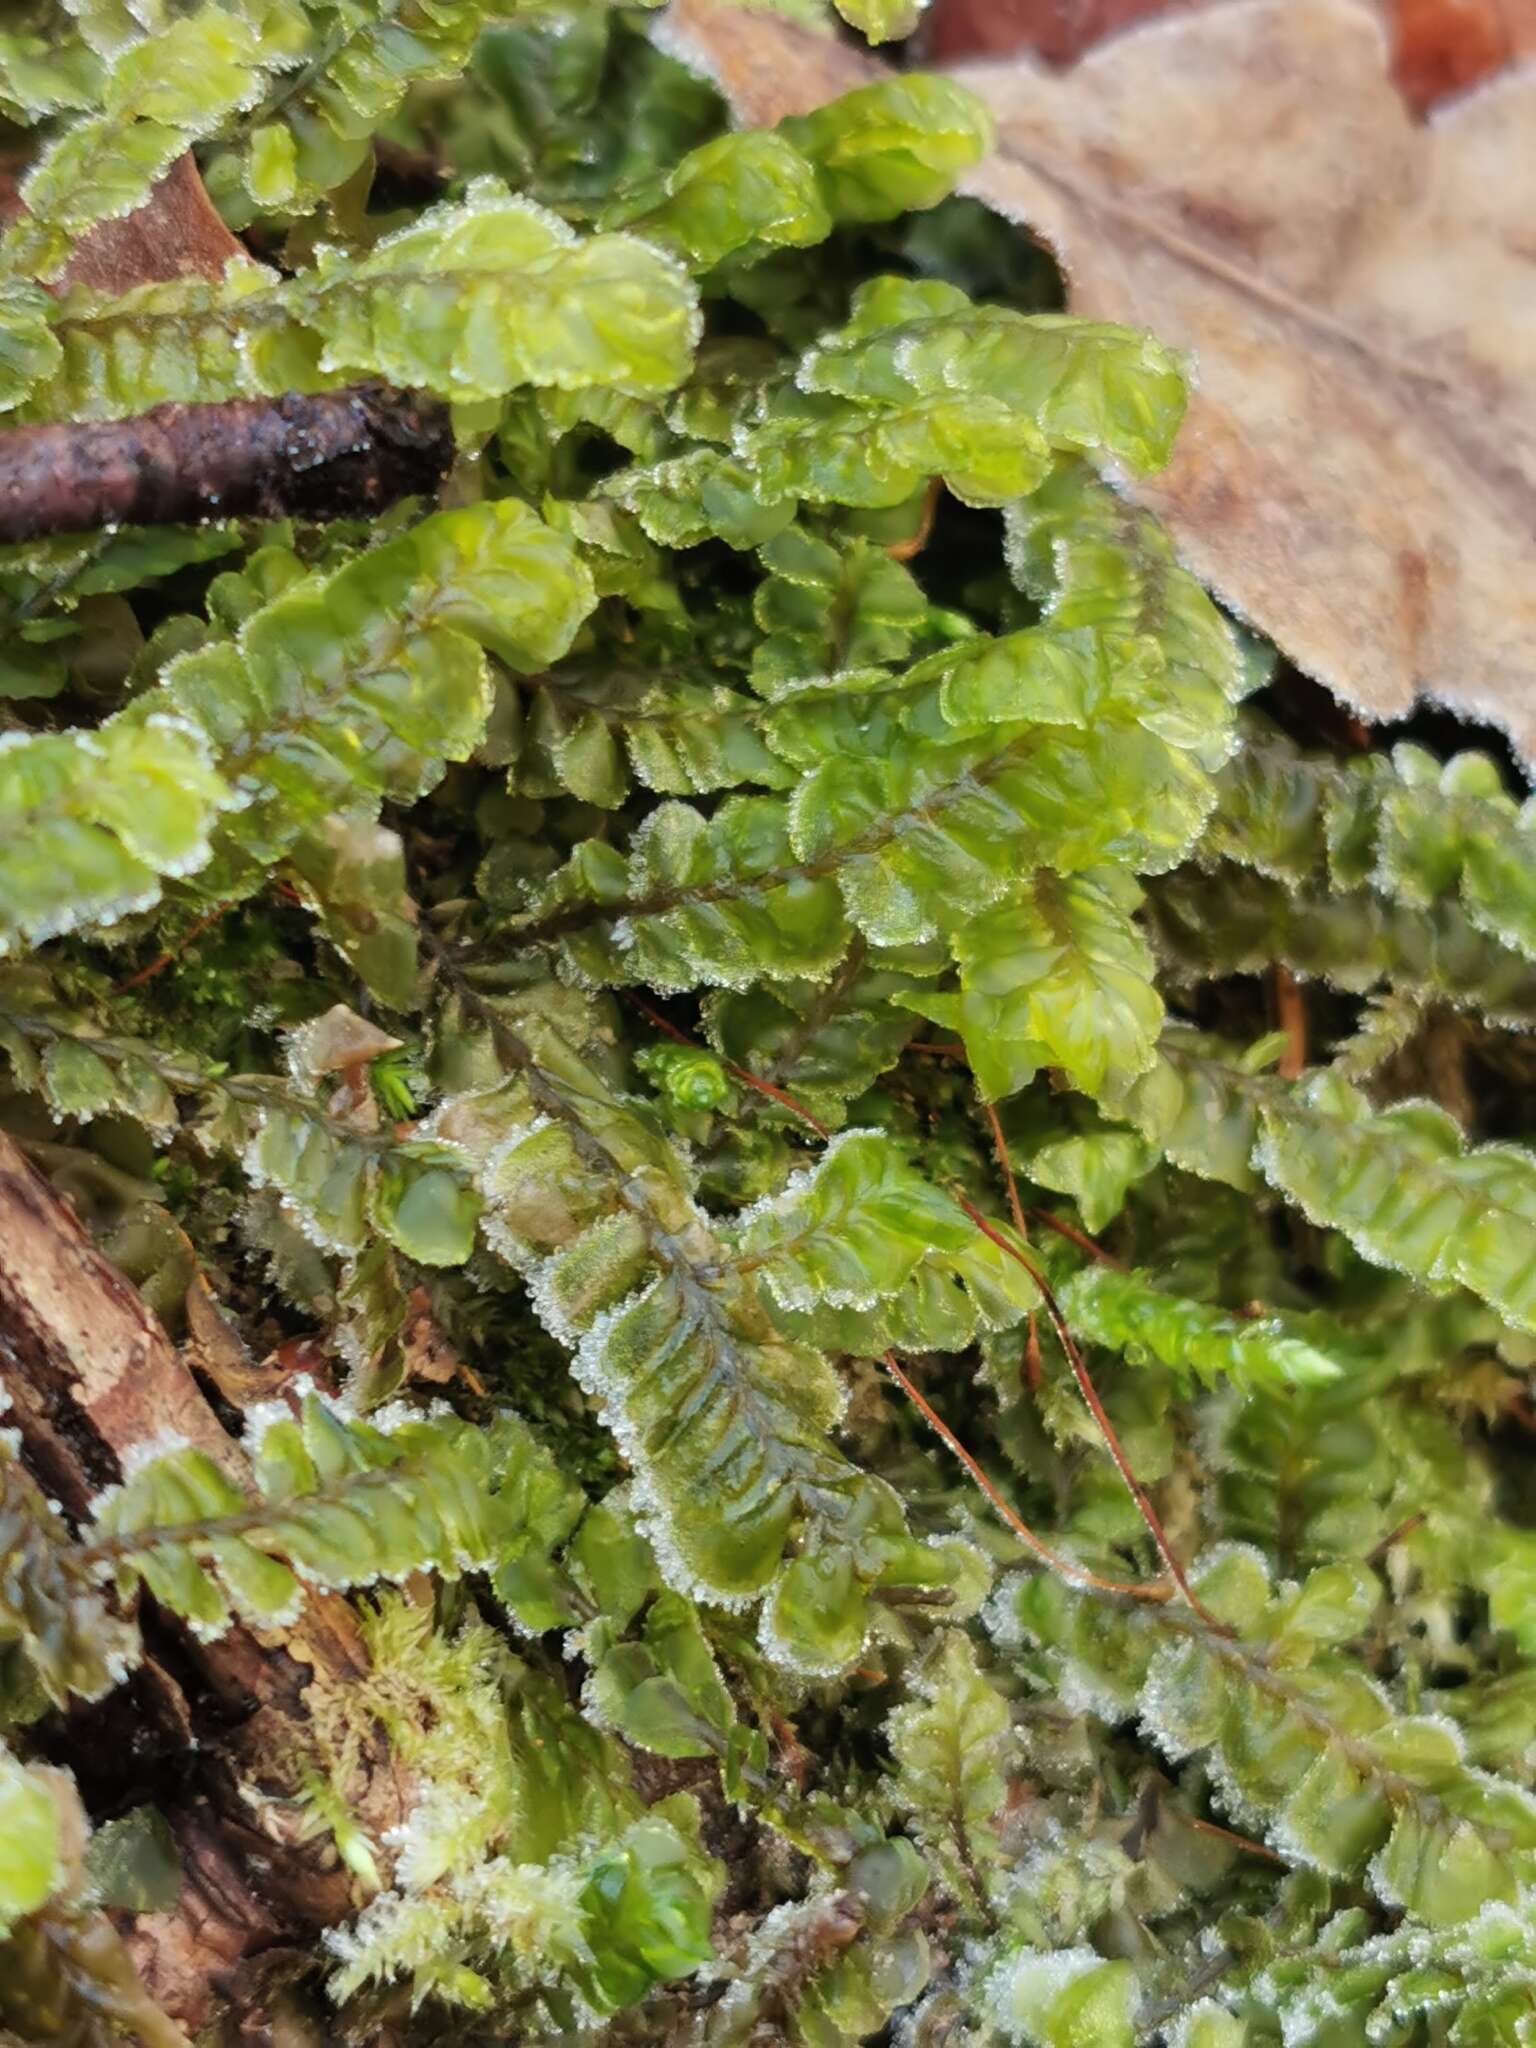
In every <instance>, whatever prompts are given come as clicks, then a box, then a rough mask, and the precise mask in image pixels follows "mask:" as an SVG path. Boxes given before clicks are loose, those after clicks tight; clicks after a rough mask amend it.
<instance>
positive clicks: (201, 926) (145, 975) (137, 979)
mask: <svg viewBox="0 0 1536 2048" xmlns="http://www.w3.org/2000/svg"><path fill="white" fill-rule="evenodd" d="M234 907H235V906H234V904H233V903H232V902H231V903H220V904H217V905H215V907H214V908H213V909H212V910H210V911H209V912H208V913H207V915H206V916H204V917H200V918H199V919H198V920H197V922H196V924H194V925H193V927H192V929H191V930H190V931H189V932H188V933H187V935H186V937H185V938H184V939H183V940H182V941H181V944H180V945H179V946H177V947H176V948H175V949H174V951H172V952H169V953H162V954H161V955H160V957H159V958H158V959H157V960H151V961H150V963H149V965H148V966H147V967H141V968H140V969H139V971H138V972H137V974H130V975H128V976H127V978H126V979H125V980H123V981H120V982H118V983H117V985H116V987H115V988H114V989H113V991H112V993H113V995H115V996H125V995H127V994H128V992H129V990H130V989H136V988H142V987H143V986H144V984H145V982H146V981H153V980H154V978H155V976H156V975H157V974H164V972H165V970H166V968H167V967H170V966H172V965H173V964H174V963H175V962H176V961H177V960H179V959H180V957H181V955H182V954H183V953H185V951H186V950H187V948H188V946H190V945H191V944H192V942H193V941H194V940H195V939H200V938H201V937H202V935H203V933H204V932H205V931H207V929H208V927H209V926H210V925H214V924H217V923H218V921H219V919H220V918H221V917H223V915H224V914H225V912H226V911H229V910H233V909H234Z"/></svg>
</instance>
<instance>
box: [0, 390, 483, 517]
mask: <svg viewBox="0 0 1536 2048" xmlns="http://www.w3.org/2000/svg"><path fill="white" fill-rule="evenodd" d="M452 456H453V433H452V428H451V426H450V423H449V417H448V408H447V407H446V406H445V405H442V404H441V403H440V402H439V401H438V400H437V399H435V398H426V397H421V396H417V395H413V394H410V393H406V392H401V391H394V390H391V389H390V387H389V386H388V385H386V384H357V385H353V386H351V387H350V388H349V389H347V390H345V391H324V392H320V393H318V394H316V395H315V396H313V397H306V396H304V395H302V394H300V393H297V392H289V393H288V394H287V395H285V396H284V397H282V398H237V399H231V400H230V401H229V402H228V403H227V404H224V405H160V406H156V407H155V409H154V411H153V412H146V413H142V414H140V415H139V417H138V418H137V419H130V420H111V421H106V422H92V423H87V424H82V425H72V426H50V427H17V428H15V429H13V430H12V431H11V432H10V433H5V434H0V541H21V540H34V539H36V538H37V537H38V536H39V535H41V534H50V533H88V532H91V531H93V530H94V529H95V528H97V527H100V526H110V525H113V524H122V525H132V526H165V525H178V524H188V523H191V522H192V521H195V520H202V519H234V518H258V519H280V518H287V517H290V516H292V517H299V518H308V519H336V518H344V517H348V516H352V515H357V514H365V513H369V512H377V511H380V510H382V508H383V507H384V506H386V505H390V504H393V503H394V501H395V500H396V499H397V498H405V497H413V496H415V495H416V494H417V493H419V492H430V491H434V490H436V488H437V486H438V484H439V483H440V482H441V481H442V478H443V476H444V474H445V473H446V471H447V468H448V464H449V462H450V461H451V460H452Z"/></svg>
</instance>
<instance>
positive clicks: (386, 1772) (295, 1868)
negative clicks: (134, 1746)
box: [0, 1132, 411, 2028]
mask: <svg viewBox="0 0 1536 2048" xmlns="http://www.w3.org/2000/svg"><path fill="white" fill-rule="evenodd" d="M0 1387H3V1388H4V1391H5V1393H6V1394H7V1395H8V1396H9V1399H10V1403H11V1407H10V1412H9V1413H8V1415H7V1417H6V1420H7V1422H8V1423H9V1424H11V1425H13V1426H14V1427H15V1428H16V1429H17V1430H18V1431H19V1433H20V1436H21V1441H22V1448H23V1454H24V1456H25V1458H26V1460H27V1463H28V1464H29V1465H30V1467H31V1469H32V1470H33V1472H34V1473H35V1474H36V1475H37V1477H38V1478H39V1480H40V1481H41V1482H42V1484H43V1485H44V1486H45V1487H46V1488H47V1490H48V1491H49V1492H50V1493H51V1494H52V1495H53V1497H54V1498H55V1499H56V1500H57V1501H59V1502H60V1504H61V1505H62V1506H63V1508H64V1510H65V1512H66V1513H67V1514H69V1515H70V1516H72V1517H79V1516H82V1515H83V1514H85V1512H86V1511H87V1509H88V1507H89V1503H90V1500H91V1498H92V1496H93V1495H94V1494H95V1493H96V1492H97V1491H98V1490H99V1489H100V1488H101V1487H102V1486H104V1485H109V1484H111V1483H112V1482H113V1481H114V1480H116V1479H118V1478H120V1477H121V1476H122V1471H123V1465H124V1461H125V1459H127V1458H128V1457H129V1456H130V1454H132V1453H135V1452H142V1451H143V1450H145V1449H146V1448H149V1447H152V1446H154V1445H155V1444H157V1443H165V1442H166V1441H167V1440H172V1441H175V1440H179V1441H181V1442H184V1443H187V1444H190V1445H193V1446H195V1447H196V1448H197V1449H198V1450H200V1451H203V1452H205V1453H206V1454H207V1455H208V1456H209V1457H210V1458H212V1459H213V1460H214V1462H215V1463H216V1464H217V1465H218V1466H219V1468H220V1469H221V1470H222V1471H224V1472H226V1473H227V1474H228V1475H229V1476H230V1478H231V1479H232V1480H233V1481H234V1482H235V1483H236V1484H237V1485H240V1486H242V1487H249V1485H250V1473H249V1468H248V1466H247V1464H246V1460H245V1456H244V1453H243V1452H242V1450H241V1448H240V1446H239V1445H238V1444H237V1443H236V1442H235V1441H234V1440H233V1439H232V1438H231V1437H230V1436H229V1435H228V1434H227V1433H226V1431H225V1430H224V1428H223V1426H222V1425H221V1423H220V1421H219V1418H218V1416H217V1414H216V1413H215V1412H214V1410H213V1408H212V1407H211V1406H210V1404H209V1402H208V1401H207V1400H206V1399H205V1397H204V1395H203V1394H202V1392H201V1390H200V1389H199V1387H198V1385H197V1382H196V1380H195V1379H194V1377H193V1375H192V1371H191V1368H190V1366H189V1365H188V1363H187V1362H186V1360H185V1359H184V1358H183V1357H182V1356H181V1354H180V1353H179V1352H178V1351H177V1350H176V1348H175V1346H174V1345H173V1344H172V1343H171V1342H170V1340H169V1338H168V1337H167V1336H166V1334H165V1331H164V1330H163V1329H162V1328H161V1326H160V1324H159V1323H158V1322H157V1321H156V1319H155V1317H154V1316H153V1315H152V1314H151V1312H150V1310H149V1308H148V1307H147V1305H146V1304H145V1302H144V1300H143V1298H142V1296H141V1295H140V1294H139V1293H138V1291H137V1289H135V1288H134V1287H133V1286H131V1285H130V1283H129V1282H128V1281H127V1280H126V1279H125V1278H124V1277H123V1276H122V1274H120V1273H119V1272H118V1271H117V1270H116V1268H115V1267H113V1266H112V1265H111V1264H110V1262H109V1261H108V1260H106V1259H105V1258H103V1257H102V1256H101V1254H100V1253H99V1252H98V1251H97V1250H96V1248H95V1247H94V1245H93V1244H92V1243H91V1241H90V1239H89V1237H88V1236H87V1234H86V1232H85V1230H84V1228H83V1227H82V1226H81V1224H80V1222H79V1220H78V1219H77V1218H76V1216H75V1215H74V1213H73V1211H72V1210H71V1209H70V1208H69V1207H68V1206H67V1204H66V1203H64V1202H63V1201H62V1200H61V1199H60V1198H59V1197H58V1196H57V1195H56V1194H55V1193H54V1192H53V1190H52V1189H51V1188H50V1187H49V1186H48V1184H47V1182H46V1181H45V1180H43V1179H42V1177H41V1176H40V1175H39V1174H38V1173H37V1172H36V1171H35V1170H34V1168H33V1167H32V1166H31V1165H30V1163H29V1162H28V1161H27V1159H26V1158H25V1156H24V1155H23V1154H22V1153H21V1151H20V1150H19V1149H18V1148H17V1147H16V1146H15V1145H14V1144H13V1143H12V1141H11V1140H10V1138H8V1137H7V1136H6V1135H5V1134H4V1133H3V1132H0ZM173 1633H174V1636H175V1647H176V1654H177V1657H178V1658H179V1659H180V1660H184V1663H185V1666H186V1668H187V1669H188V1670H189V1671H190V1672H191V1673H193V1674H195V1677H196V1680H197V1686H198V1689H199V1690H200V1691H202V1692H203V1693H204V1694H206V1695H207V1696H208V1698H207V1702H206V1703H207V1704H211V1705H213V1707H214V1709H215V1714H214V1718H215V1720H222V1721H224V1722H225V1723H226V1724H227V1732H225V1733H224V1734H222V1735H221V1736H220V1737H219V1739H218V1741H217V1743H216V1744H215V1745H208V1746H206V1747H205V1749H203V1750H200V1751H199V1753H198V1756H197V1759H196V1762H195V1765H194V1763H193V1760H192V1758H191V1757H190V1756H189V1757H188V1769H187V1772H186V1789H185V1794H184V1796H183V1798H182V1799H181V1800H180V1802H179V1803H175V1804H172V1805H171V1806H170V1808H169V1810H168V1812H167V1818H168V1820H169V1821H170V1824H171V1827H172V1831H173V1833H174V1834H175V1836H176V1838H177V1842H178V1845H179V1847H180V1848H181V1850H182V1853H183V1867H184V1873H185V1875H184V1882H183V1888H182V1893H181V1896H180V1898H179V1899H178V1901H177V1904H176V1906H175V1907H174V1908H173V1909H172V1910H171V1911H170V1912H169V1913H165V1914H158V1915H153V1916H145V1917H143V1918H142V1919H140V1920H139V1921H138V1922H137V1923H135V1924H133V1925H131V1926H130V1927H129V1928H128V1929H127V1934H128V1943H129V1948H130V1950H131V1951H132V1953H133V1955H134V1957H135V1960H136V1961H137V1962H138V1964H139V1967H140V1970H141V1973H142V1974H143V1976H144V1978H145V1982H146V1984H147V1985H148V1987H149V1988H150V1989H151V1990H152V1992H153V1993H154V1995H155V1996H156V1997H157V1998H158V1999H159V2001H160V2002H161V2004H162V2005H163V2006H164V2007H165V2009H166V2010H167V2011H168V2012H170V2013H171V2014H173V2015H174V2016H175V2017H176V2018H177V2019H178V2020H180V2021H182V2022H183V2024H185V2025H186V2026H188V2027H189V2028H197V2027H201V2026H203V2025H204V2024H205V2023H206V2021H207V2018H208V2015H209V2013H210V2011H211V2010H212V2008H213V2005H214V2002H215V1999H216V1997H217V1995H218V1992H219V1990H220V1989H221V1988H229V1986H230V1972H231V1971H232V1970H235V1969H237V1967H238V1965H239V1964H240V1962H241V1960H242V1959H243V1958H244V1957H245V1956H247V1955H248V1954H250V1953H251V1952H252V1951H254V1950H257V1949H260V1948H263V1947H266V1946H269V1945H270V1944H272V1943H273V1942H275V1941H277V1940H280V1939H282V1938H283V1937H284V1936H286V1935H291V1934H293V1933H294V1932H295V1931H297V1930H302V1929H313V1928H314V1927H315V1926H317V1925H322V1924H324V1923H326V1922H327V1921H330V1920H334V1919H337V1918H339V1917H341V1916H342V1915H343V1914H345V1913H346V1912H347V1911H348V1910H349V1907H350V1904H351V1896H350V1885H349V1881H348V1879H347V1877H346V1874H345V1872H344V1871H342V1870H341V1868H340V1866H339V1865H338V1863H337V1861H336V1858H335V1855H334V1852H333V1851H329V1850H327V1849H326V1848H325V1847H324V1846H323V1845H321V1844H311V1845H305V1844H303V1843H302V1842H301V1841H300V1840H298V1839H297V1836H298V1835H299V1833H300V1832H301V1830H300V1829H299V1827H298V1824H297V1812H298V1810H297V1808H296V1807H294V1806H293V1804H292V1800H293V1795H294V1793H295V1791H296V1789H297V1785H298V1781H299V1777H300V1775H301V1773H302V1769H303V1765H304V1761H305V1759H306V1757H308V1756H310V1755H311V1754H312V1752H313V1743H312V1741H311V1739H310V1727H311V1714H310V1701H311V1698H312V1695H313V1688H315V1687H325V1688H329V1689H332V1690H335V1689H338V1688H343V1687H346V1686H348V1685H350V1684H355V1683H356V1682H357V1681H358V1679H360V1678H361V1677H362V1676H364V1675H365V1673H366V1670H367V1661H366V1656H365V1653H364V1650H363V1647H362V1644H361V1641H360V1639H359V1636H358V1632H357V1628H356V1624H355V1621H354V1618H353V1616H352V1612H351V1609H350V1608H349V1607H348V1606H347V1604H346V1602H345V1601H343V1600H341V1599H339V1598H336V1597H335V1596H316V1597H314V1598H312V1599H311V1600H310V1601H309V1603H308V1604H307V1606H306V1608H305V1611H304V1613H303V1614H302V1616H301V1617H300V1618H299V1620H298V1622H297V1623H295V1624H294V1626H292V1627H291V1628H287V1629H283V1630H273V1631H267V1630H263V1631H262V1632H261V1633H260V1635H259V1636H258V1635H257V1634H256V1633H254V1632H252V1631H250V1630H248V1629H243V1628H234V1629H231V1630H230V1631H229V1633H228V1634H227V1635H225V1636H223V1637H221V1638H220V1639H219V1640H218V1641H217V1642H213V1643H199V1642H196V1641H195V1640H194V1639H192V1638H191V1637H190V1636H188V1635H183V1634H181V1633H180V1632H179V1631H176V1632H171V1631H169V1630H168V1631H167V1639H168V1640H170V1639H171V1636H172V1634H173ZM178 1668H180V1667H178ZM150 1671H151V1682H150V1683H149V1684H148V1685H147V1686H144V1685H141V1686H140V1687H139V1688H138V1700H139V1704H140V1707H141V1708H143V1707H146V1706H147V1708H148V1711H149V1712H150V1714H151V1715H152V1716H153V1718H154V1720H155V1722H156V1724H157V1732H158V1736H159V1738H160V1739H161V1740H162V1741H163V1742H164V1743H166V1744H170V1745H175V1744H178V1743H185V1742H186V1740H187V1731H188V1729H189V1728H190V1726H191V1721H190V1718H189V1717H188V1715H187V1712H186V1706H185V1702H184V1701H183V1700H182V1699H181V1697H180V1694H179V1691H178V1688H177V1686H176V1684H175V1682H174V1680H173V1679H172V1678H171V1677H170V1676H169V1675H168V1673H167V1672H166V1671H164V1670H163V1669H160V1668H159V1667H158V1666H153V1667H150ZM109 1714H110V1703H106V1704H104V1705H103V1706H102V1707H98V1708H93V1709H85V1710H83V1715H84V1717H85V1718H84V1720H83V1724H82V1725H83V1727H84V1728H85V1730H86V1732H87V1733H89V1732H90V1730H91V1728H92V1726H93V1724H92V1722H91V1720H90V1717H91V1716H97V1717H101V1716H104V1715H109ZM94 1725H95V1727H96V1729H97V1739H98V1740H100V1739H101V1733H102V1732H104V1730H105V1728H106V1726H107V1723H106V1722H105V1721H103V1720H100V1719H98V1721H97V1722H96V1723H95V1724H94ZM253 1791H254V1792H255V1793H256V1794H258V1795H260V1796H258V1798H257V1799H256V1801H255V1802H254V1803H253V1802H252V1800H251V1798H250V1797H249V1796H248V1794H249V1793H251V1792H253ZM347 1796H348V1799H349V1803H350V1804H352V1806H353V1807H354V1810H355V1811H357V1812H358V1813H359V1815H360V1817H361V1818H362V1819H363V1820H364V1824H365V1825H367V1826H368V1827H369V1828H370V1830H371V1831H372V1832H373V1833H374V1834H375V1836H378V1835H380V1834H382V1833H383V1832H384V1831H385V1830H386V1829H387V1828H388V1827H389V1826H390V1825H392V1824H393V1823H394V1822H396V1821H398V1820H400V1819H401V1818H403V1815H404V1811H405V1808H406V1806H407V1804H408V1803H409V1800H410V1797H411V1787H410V1786H409V1784H408V1783H407V1782H405V1780H404V1778H403V1777H402V1775H401V1774H399V1773H398V1772H396V1771H395V1770H393V1769H392V1768H390V1767H389V1766H388V1760H387V1758H384V1757H382V1756H381V1757H380V1758H378V1759H376V1760H375V1759H364V1761H363V1762H362V1764H361V1765H360V1767H359V1773H358V1782H357V1783H356V1784H355V1785H349V1786H348V1788H347Z"/></svg>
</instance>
